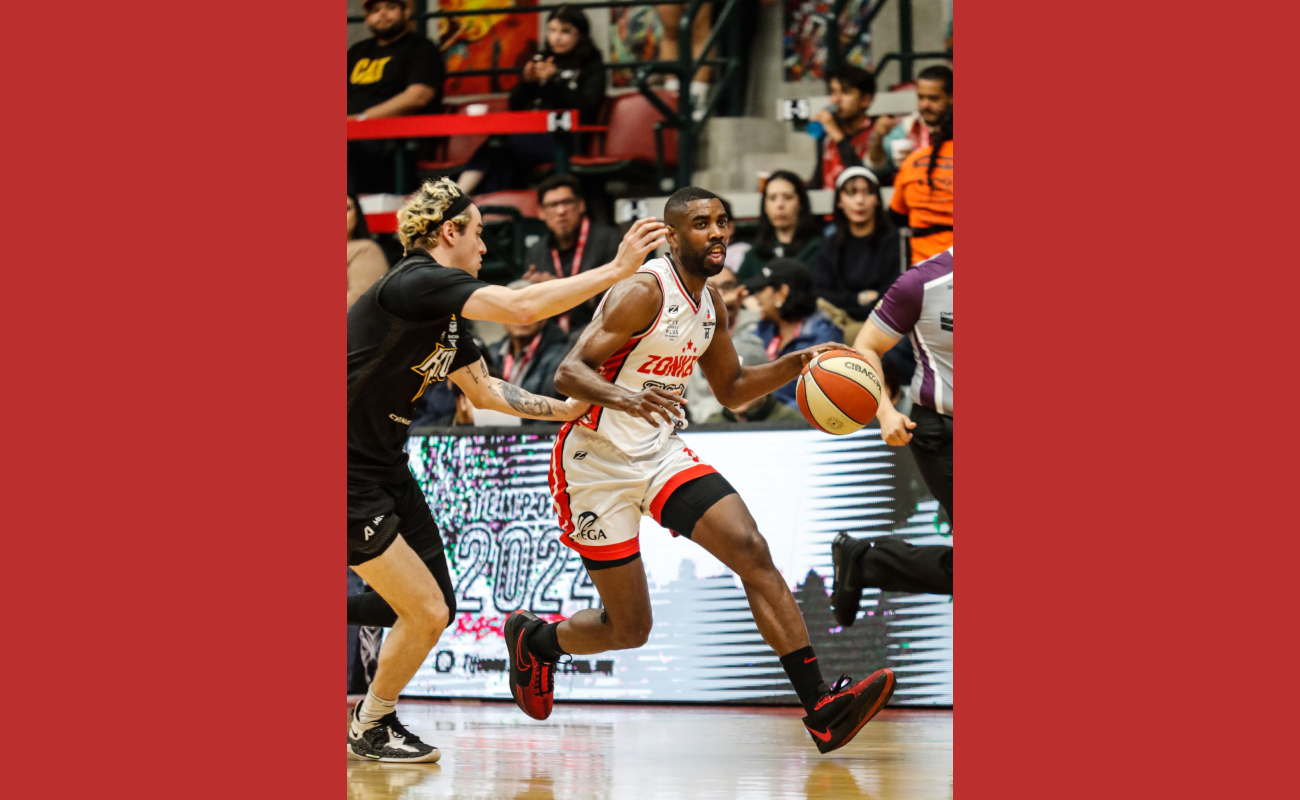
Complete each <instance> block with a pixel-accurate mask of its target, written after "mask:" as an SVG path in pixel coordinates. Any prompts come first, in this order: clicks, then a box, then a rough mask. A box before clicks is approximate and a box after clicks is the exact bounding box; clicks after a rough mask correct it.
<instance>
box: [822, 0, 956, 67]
mask: <svg viewBox="0 0 1300 800" xmlns="http://www.w3.org/2000/svg"><path fill="white" fill-rule="evenodd" d="M848 2H849V0H834V2H833V3H832V4H831V8H830V11H829V12H827V14H826V17H825V19H826V69H827V71H830V70H833V69H835V68H836V67H838V66H840V64H841V63H843V61H844V53H843V52H842V51H841V49H840V14H842V13H844V7H845V6H847V5H848ZM888 2H889V0H876V2H875V3H873V4H872V6H871V8H870V9H868V10H867V16H866V19H864V20H863V21H862V24H863V26H865V27H868V28H870V26H871V23H872V21H873V20H874V19H875V18H876V17H877V16H879V14H880V12H881V11H882V10H883V9H884V7H885V5H886V4H887V3H888ZM895 3H896V5H897V6H898V52H896V53H886V54H885V55H883V56H881V57H880V58H879V59H875V58H873V59H872V62H873V64H872V72H874V73H875V74H876V75H880V73H881V72H883V71H884V68H885V65H886V64H888V63H889V62H891V61H897V62H898V73H899V83H908V82H910V81H911V80H912V79H913V78H914V77H915V74H914V72H915V67H916V62H917V61H920V60H922V59H934V58H944V59H951V58H952V51H951V50H944V51H938V52H936V51H926V52H919V53H918V52H916V51H915V50H914V49H913V48H914V46H915V44H914V42H915V38H914V36H913V33H912V0H895ZM877 88H880V87H877Z"/></svg>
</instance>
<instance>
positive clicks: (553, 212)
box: [523, 175, 623, 391]
mask: <svg viewBox="0 0 1300 800" xmlns="http://www.w3.org/2000/svg"><path fill="white" fill-rule="evenodd" d="M537 203H538V206H539V207H540V209H541V215H542V221H543V222H545V223H546V227H547V230H548V234H547V235H546V236H545V237H543V238H541V239H539V240H538V241H536V242H534V243H533V245H532V247H529V248H528V252H527V253H525V254H524V264H525V265H527V269H526V270H525V272H524V276H523V277H524V279H525V280H528V281H530V282H532V283H536V282H538V281H543V280H550V279H551V278H557V277H569V276H571V275H577V274H578V273H579V272H586V271H587V270H590V269H595V268H596V267H599V266H600V265H602V264H608V263H609V262H610V261H613V260H614V256H615V255H616V254H617V253H618V245H619V243H620V242H621V241H622V240H623V236H622V234H620V233H619V232H618V230H617V229H616V228H612V227H610V226H609V225H601V224H600V223H597V222H592V221H591V218H590V217H588V216H587V201H586V200H585V199H583V196H582V185H581V184H580V183H578V179H577V178H575V177H573V176H572V175H552V176H551V177H549V178H547V179H546V180H544V181H542V183H541V185H540V186H538V187H537ZM603 296H604V295H603V294H601V295H597V296H596V297H593V298H591V299H590V300H588V301H587V302H585V303H583V304H582V305H579V306H577V307H576V308H574V309H572V310H571V311H569V313H568V315H567V317H568V320H567V322H563V323H562V327H564V328H565V329H566V330H572V331H576V330H577V329H578V328H581V327H582V326H584V325H586V324H587V323H588V322H591V315H592V314H594V313H595V312H596V306H598V305H600V298H601V297H603ZM529 391H532V390H531V389H530V390H529Z"/></svg>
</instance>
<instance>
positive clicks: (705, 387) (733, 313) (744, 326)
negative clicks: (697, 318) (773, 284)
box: [686, 200, 764, 422]
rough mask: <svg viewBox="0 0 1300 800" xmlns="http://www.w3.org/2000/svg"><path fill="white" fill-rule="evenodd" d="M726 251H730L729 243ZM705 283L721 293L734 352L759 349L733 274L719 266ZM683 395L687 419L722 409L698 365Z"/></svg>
mask: <svg viewBox="0 0 1300 800" xmlns="http://www.w3.org/2000/svg"><path fill="white" fill-rule="evenodd" d="M722 205H723V208H726V207H727V201H726V200H723V201H722ZM727 215H728V218H730V215H731V211H730V210H728V211H727ZM727 252H728V254H730V252H731V247H730V246H729V247H728V248H727ZM706 283H708V284H709V285H710V286H712V287H713V288H715V289H717V290H718V294H719V295H721V296H722V304H723V305H724V306H726V308H727V333H729V334H731V343H732V344H733V345H734V346H735V347H736V352H738V353H739V352H741V348H742V347H751V348H753V347H757V348H758V349H759V350H763V349H764V345H763V341H762V340H761V339H759V338H758V334H757V333H755V332H754V328H755V327H757V326H758V312H757V311H754V310H751V309H748V308H745V307H744V306H743V305H741V304H742V303H743V302H744V300H745V296H746V291H745V287H744V286H742V285H741V283H740V281H738V280H736V273H734V272H732V271H731V270H730V269H728V268H726V267H723V269H722V271H721V272H719V273H718V274H717V275H714V276H713V277H711V278H709V279H708V280H707V281H706ZM744 363H746V364H748V363H749V362H748V361H746V362H744ZM686 396H687V397H689V398H690V402H689V403H688V404H687V405H686V413H687V414H688V415H689V416H690V418H691V422H705V421H707V420H708V419H709V417H712V416H713V415H715V414H717V413H718V412H720V411H721V410H722V404H721V403H719V402H718V400H717V398H715V397H714V396H713V387H712V386H710V385H709V381H708V379H707V378H705V377H704V371H703V370H701V369H700V367H699V365H696V367H695V371H694V372H692V373H691V378H690V381H689V382H688V383H687V385H686Z"/></svg>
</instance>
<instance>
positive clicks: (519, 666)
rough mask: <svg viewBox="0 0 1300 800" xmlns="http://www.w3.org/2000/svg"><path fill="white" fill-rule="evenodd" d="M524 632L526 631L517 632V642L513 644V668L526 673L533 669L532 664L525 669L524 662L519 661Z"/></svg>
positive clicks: (522, 647)
mask: <svg viewBox="0 0 1300 800" xmlns="http://www.w3.org/2000/svg"><path fill="white" fill-rule="evenodd" d="M526 632H527V631H520V632H519V641H518V642H517V643H516V644H515V661H516V662H517V663H516V666H515V668H516V669H518V670H519V671H521V672H526V671H528V670H530V669H532V668H533V665H532V664H529V665H528V666H526V667H525V666H524V662H522V661H520V660H519V651H521V650H523V649H524V634H525V633H526Z"/></svg>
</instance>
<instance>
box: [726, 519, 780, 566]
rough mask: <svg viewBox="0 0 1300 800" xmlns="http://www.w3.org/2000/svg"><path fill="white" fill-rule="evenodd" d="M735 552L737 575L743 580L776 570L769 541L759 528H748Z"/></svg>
mask: <svg viewBox="0 0 1300 800" xmlns="http://www.w3.org/2000/svg"><path fill="white" fill-rule="evenodd" d="M737 545H738V546H737V547H736V550H735V554H736V555H735V559H736V562H737V563H736V570H735V571H736V573H737V574H738V575H740V577H741V578H756V577H758V576H759V575H762V574H764V573H766V572H769V571H771V570H773V569H775V568H776V565H775V564H773V563H772V551H771V550H770V549H769V548H768V546H767V539H764V538H763V534H761V533H759V532H758V528H747V529H746V530H745V532H744V533H743V534H741V536H740V540H739V542H737Z"/></svg>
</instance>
